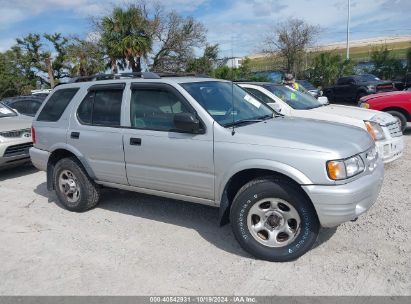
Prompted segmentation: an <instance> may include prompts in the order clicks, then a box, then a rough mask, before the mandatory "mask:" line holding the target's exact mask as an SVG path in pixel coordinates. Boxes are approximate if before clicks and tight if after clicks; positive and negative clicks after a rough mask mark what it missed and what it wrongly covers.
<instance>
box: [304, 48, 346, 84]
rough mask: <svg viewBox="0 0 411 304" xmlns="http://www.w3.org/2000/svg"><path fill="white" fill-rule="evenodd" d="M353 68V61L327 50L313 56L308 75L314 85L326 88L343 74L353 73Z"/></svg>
mask: <svg viewBox="0 0 411 304" xmlns="http://www.w3.org/2000/svg"><path fill="white" fill-rule="evenodd" d="M353 68H354V65H353V63H352V62H350V61H347V60H345V59H343V58H342V56H341V55H339V54H334V53H331V52H326V53H321V54H319V55H317V56H315V57H314V58H313V60H312V64H311V67H310V68H309V69H308V70H307V71H306V76H307V78H308V80H310V81H311V82H312V83H313V84H314V85H316V86H322V87H323V88H324V87H328V86H330V85H333V84H334V83H335V82H336V80H337V79H338V78H339V77H341V76H343V75H350V74H353Z"/></svg>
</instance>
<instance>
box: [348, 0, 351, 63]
mask: <svg viewBox="0 0 411 304" xmlns="http://www.w3.org/2000/svg"><path fill="white" fill-rule="evenodd" d="M350 18H351V0H348V18H347V60H350Z"/></svg>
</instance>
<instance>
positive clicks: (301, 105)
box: [264, 85, 322, 110]
mask: <svg viewBox="0 0 411 304" xmlns="http://www.w3.org/2000/svg"><path fill="white" fill-rule="evenodd" d="M264 88H265V89H267V90H269V91H270V92H271V93H273V94H274V95H275V96H277V97H278V98H280V99H282V100H283V101H285V102H286V103H287V104H288V105H289V106H290V107H292V108H293V109H294V110H309V109H314V108H319V107H321V106H322V104H321V103H320V102H319V101H318V100H317V99H315V98H314V97H312V96H311V95H308V94H305V93H301V92H298V91H296V90H294V89H291V88H289V87H286V86H274V85H267V86H264Z"/></svg>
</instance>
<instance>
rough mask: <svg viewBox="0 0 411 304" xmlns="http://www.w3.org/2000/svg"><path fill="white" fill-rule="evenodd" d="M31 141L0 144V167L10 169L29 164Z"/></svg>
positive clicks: (19, 140) (22, 140)
mask: <svg viewBox="0 0 411 304" xmlns="http://www.w3.org/2000/svg"><path fill="white" fill-rule="evenodd" d="M30 146H31V140H27V139H16V140H13V141H7V142H2V143H0V167H1V168H5V167H11V166H15V165H19V164H22V163H26V162H30V155H29V148H30Z"/></svg>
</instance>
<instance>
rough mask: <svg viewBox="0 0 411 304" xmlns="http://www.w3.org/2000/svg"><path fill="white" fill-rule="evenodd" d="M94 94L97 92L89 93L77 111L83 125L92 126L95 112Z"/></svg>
mask: <svg viewBox="0 0 411 304" xmlns="http://www.w3.org/2000/svg"><path fill="white" fill-rule="evenodd" d="M94 93H95V92H89V93H88V94H87V96H86V97H85V98H84V99H83V101H82V102H81V104H80V107H79V108H78V110H77V117H78V119H79V120H80V122H81V123H83V124H88V125H91V123H92V118H91V113H92V111H93V99H94Z"/></svg>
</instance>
